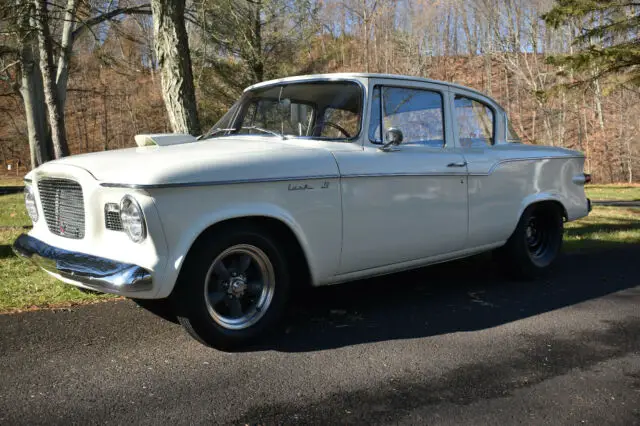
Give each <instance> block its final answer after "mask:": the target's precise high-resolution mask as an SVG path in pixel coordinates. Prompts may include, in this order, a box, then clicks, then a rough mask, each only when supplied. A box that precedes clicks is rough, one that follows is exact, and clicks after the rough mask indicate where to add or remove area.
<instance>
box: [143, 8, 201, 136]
mask: <svg viewBox="0 0 640 426" xmlns="http://www.w3.org/2000/svg"><path fill="white" fill-rule="evenodd" d="M151 11H152V13H153V28H154V35H155V50H156V57H157V58H158V65H159V66H160V69H161V71H160V73H161V74H160V75H161V81H162V95H163V98H164V102H165V105H166V107H167V112H168V113H169V122H170V124H171V128H172V129H173V131H174V132H178V133H190V134H193V135H196V134H199V133H200V122H199V120H198V111H197V105H196V95H195V89H194V86H193V73H192V69H191V53H190V51H189V40H188V36H187V29H186V27H185V17H184V13H185V0H152V1H151Z"/></svg>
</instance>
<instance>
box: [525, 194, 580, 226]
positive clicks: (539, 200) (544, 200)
mask: <svg viewBox="0 0 640 426" xmlns="http://www.w3.org/2000/svg"><path fill="white" fill-rule="evenodd" d="M531 206H538V207H540V206H549V207H551V206H553V207H555V208H557V209H559V210H560V214H561V215H562V218H563V219H564V220H567V218H568V217H569V214H568V213H567V208H566V206H565V205H564V204H563V203H562V200H561V199H560V197H558V196H556V195H554V194H535V195H532V196H530V197H527V198H525V199H524V201H523V202H522V205H521V207H520V211H519V212H518V217H517V218H516V224H517V222H518V221H519V220H520V218H521V217H522V214H523V213H524V212H525V210H527V209H528V208H530V207H531Z"/></svg>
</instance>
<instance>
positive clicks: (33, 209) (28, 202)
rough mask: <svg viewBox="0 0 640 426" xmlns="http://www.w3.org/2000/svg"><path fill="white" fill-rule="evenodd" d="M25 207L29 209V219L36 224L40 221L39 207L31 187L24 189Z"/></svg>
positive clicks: (26, 186)
mask: <svg viewBox="0 0 640 426" xmlns="http://www.w3.org/2000/svg"><path fill="white" fill-rule="evenodd" d="M24 205H25V206H26V207H27V213H29V217H30V218H31V220H32V221H33V222H34V223H35V222H37V221H38V217H39V216H38V207H37V206H36V196H35V195H34V194H33V188H32V187H31V185H25V187H24Z"/></svg>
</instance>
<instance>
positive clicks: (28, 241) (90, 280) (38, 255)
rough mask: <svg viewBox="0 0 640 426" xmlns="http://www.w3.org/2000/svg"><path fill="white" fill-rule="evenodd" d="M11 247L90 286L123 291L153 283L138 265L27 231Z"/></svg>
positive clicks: (149, 286) (56, 272)
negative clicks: (48, 240)
mask: <svg viewBox="0 0 640 426" xmlns="http://www.w3.org/2000/svg"><path fill="white" fill-rule="evenodd" d="M13 251H14V252H15V253H16V254H18V255H20V256H22V257H26V258H28V259H30V260H31V261H32V262H33V263H35V264H36V265H38V266H39V267H41V268H42V269H44V270H45V271H47V272H49V273H51V274H54V275H58V276H59V277H61V278H63V279H64V280H66V281H71V282H73V283H77V284H79V285H80V286H81V287H86V288H90V289H92V290H96V291H102V292H105V293H115V294H125V295H126V294H129V293H132V292H140V291H149V290H151V289H152V287H153V280H152V278H151V272H150V271H148V270H146V269H144V268H142V267H141V266H137V265H132V264H130V263H122V262H116V261H114V260H110V259H105V258H102V257H97V256H91V255H88V254H85V253H78V252H73V251H68V250H64V249H61V248H57V247H53V246H50V245H49V244H46V243H44V242H42V241H40V240H38V239H37V238H33V237H32V236H30V235H27V234H22V235H20V236H19V237H18V239H16V241H15V242H14V243H13Z"/></svg>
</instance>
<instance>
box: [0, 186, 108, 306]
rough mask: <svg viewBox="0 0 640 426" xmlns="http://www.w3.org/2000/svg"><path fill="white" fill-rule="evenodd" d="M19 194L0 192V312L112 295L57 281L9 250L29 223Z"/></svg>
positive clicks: (87, 301) (86, 300)
mask: <svg viewBox="0 0 640 426" xmlns="http://www.w3.org/2000/svg"><path fill="white" fill-rule="evenodd" d="M23 199H24V198H23V195H22V194H12V195H0V312H8V311H18V310H23V309H30V308H34V307H54V306H69V305H73V304H77V303H89V302H93V301H98V300H104V299H108V298H113V297H114V296H110V295H97V294H89V293H84V292H82V291H80V290H78V289H77V288H75V287H73V286H71V285H68V284H64V283H61V282H60V281H58V280H56V279H55V278H53V277H51V276H50V275H48V274H47V273H46V272H44V271H42V270H40V269H39V268H37V267H36V266H35V265H33V264H32V263H31V262H28V261H27V260H25V259H21V258H18V257H16V256H15V255H14V253H13V251H12V250H11V244H12V243H13V241H14V240H15V239H16V238H17V237H18V235H20V234H21V233H23V232H27V229H23V227H24V226H30V225H31V220H30V219H29V216H28V215H27V212H26V210H25V208H24V201H23Z"/></svg>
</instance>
